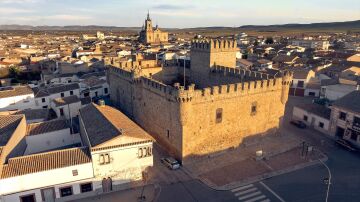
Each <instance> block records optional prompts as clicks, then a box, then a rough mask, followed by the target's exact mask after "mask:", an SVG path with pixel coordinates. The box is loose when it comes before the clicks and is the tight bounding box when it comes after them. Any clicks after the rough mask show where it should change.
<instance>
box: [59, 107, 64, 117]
mask: <svg viewBox="0 0 360 202" xmlns="http://www.w3.org/2000/svg"><path fill="white" fill-rule="evenodd" d="M59 110H60V116H64V108H60V109H59Z"/></svg>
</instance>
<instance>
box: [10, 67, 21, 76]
mask: <svg viewBox="0 0 360 202" xmlns="http://www.w3.org/2000/svg"><path fill="white" fill-rule="evenodd" d="M20 73H21V70H20V68H19V67H18V66H11V67H10V68H9V77H11V78H18V77H19V74H20Z"/></svg>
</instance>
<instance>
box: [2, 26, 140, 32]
mask: <svg viewBox="0 0 360 202" xmlns="http://www.w3.org/2000/svg"><path fill="white" fill-rule="evenodd" d="M140 29H141V28H140V27H116V26H98V25H86V26H81V25H70V26H30V25H0V30H25V31H52V30H53V31H97V30H100V31H110V30H111V31H139V30H140Z"/></svg>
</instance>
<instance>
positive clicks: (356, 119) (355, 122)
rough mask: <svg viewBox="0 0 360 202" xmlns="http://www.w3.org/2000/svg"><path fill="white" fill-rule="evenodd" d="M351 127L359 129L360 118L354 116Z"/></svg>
mask: <svg viewBox="0 0 360 202" xmlns="http://www.w3.org/2000/svg"><path fill="white" fill-rule="evenodd" d="M353 125H354V126H356V127H360V117H357V116H354V121H353Z"/></svg>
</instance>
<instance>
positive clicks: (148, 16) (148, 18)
mask: <svg viewBox="0 0 360 202" xmlns="http://www.w3.org/2000/svg"><path fill="white" fill-rule="evenodd" d="M146 20H151V19H150V12H149V10H148V13H147V18H146Z"/></svg>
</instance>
